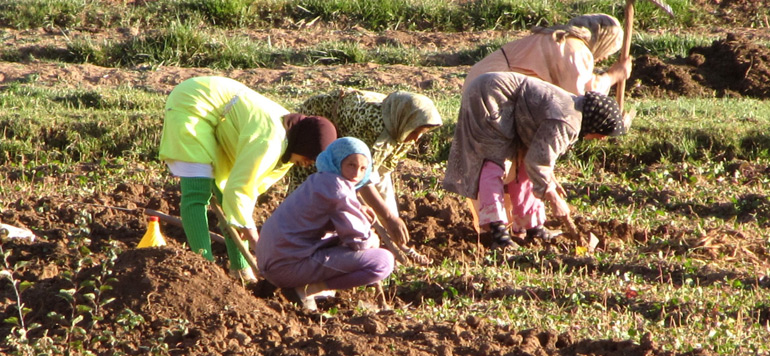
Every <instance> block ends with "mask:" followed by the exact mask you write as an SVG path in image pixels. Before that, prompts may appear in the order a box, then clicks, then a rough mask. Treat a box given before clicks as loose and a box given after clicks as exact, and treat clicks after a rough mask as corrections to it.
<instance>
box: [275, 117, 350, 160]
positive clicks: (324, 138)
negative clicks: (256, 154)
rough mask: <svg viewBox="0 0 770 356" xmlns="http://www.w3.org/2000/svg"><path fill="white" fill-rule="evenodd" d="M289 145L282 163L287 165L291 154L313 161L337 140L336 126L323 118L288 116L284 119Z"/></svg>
mask: <svg viewBox="0 0 770 356" xmlns="http://www.w3.org/2000/svg"><path fill="white" fill-rule="evenodd" d="M283 122H284V126H285V127H286V137H287V138H288V141H289V143H288V145H287V146H286V152H284V154H283V156H282V157H281V161H283V163H286V162H288V161H289V159H291V154H292V153H296V154H298V155H302V156H305V157H307V158H310V159H312V160H315V158H316V157H317V156H318V154H319V153H321V151H323V150H324V149H325V148H326V146H329V144H330V143H332V141H334V140H335V139H336V138H337V129H336V128H334V124H332V123H331V121H329V120H328V119H326V118H325V117H322V116H306V115H302V114H287V115H285V116H284V117H283Z"/></svg>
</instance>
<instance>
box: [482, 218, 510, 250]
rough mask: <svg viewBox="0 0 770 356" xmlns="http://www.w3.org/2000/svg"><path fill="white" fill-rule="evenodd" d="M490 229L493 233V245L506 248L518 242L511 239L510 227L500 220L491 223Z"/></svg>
mask: <svg viewBox="0 0 770 356" xmlns="http://www.w3.org/2000/svg"><path fill="white" fill-rule="evenodd" d="M489 230H490V233H491V234H492V247H495V248H498V247H501V248H505V247H515V246H516V243H515V242H513V240H511V234H510V233H509V232H508V227H506V226H505V224H503V223H502V222H500V221H495V222H492V223H489Z"/></svg>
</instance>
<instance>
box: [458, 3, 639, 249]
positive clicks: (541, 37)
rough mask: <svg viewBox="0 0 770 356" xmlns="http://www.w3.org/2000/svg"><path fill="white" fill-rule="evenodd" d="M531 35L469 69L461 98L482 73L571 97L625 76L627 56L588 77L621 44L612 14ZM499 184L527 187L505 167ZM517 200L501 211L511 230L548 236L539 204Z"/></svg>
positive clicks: (521, 175)
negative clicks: (547, 86) (537, 82)
mask: <svg viewBox="0 0 770 356" xmlns="http://www.w3.org/2000/svg"><path fill="white" fill-rule="evenodd" d="M532 32H533V33H532V34H531V35H529V36H527V37H524V38H521V39H519V40H516V41H512V42H509V43H507V44H505V45H503V46H502V48H500V49H499V50H497V51H495V52H493V53H492V54H490V55H489V56H487V57H485V58H484V59H482V60H481V61H479V62H478V63H476V64H475V65H474V66H473V67H471V69H470V71H469V72H468V76H467V77H466V79H465V83H464V84H463V95H467V94H469V93H468V87H469V85H470V83H471V82H472V81H473V80H474V79H475V78H476V77H478V76H479V75H481V74H484V73H488V72H509V71H510V72H516V73H521V74H525V75H529V76H533V77H535V78H539V79H542V80H544V81H546V82H549V83H551V84H554V85H556V86H559V87H561V88H562V89H564V90H566V91H568V92H570V93H572V94H576V95H583V94H585V93H586V92H589V91H594V92H598V93H601V94H605V95H606V94H608V93H609V91H610V88H611V87H612V86H613V85H615V84H616V83H617V82H619V81H620V80H623V79H628V76H629V75H630V74H631V59H630V58H629V59H627V60H626V61H624V62H616V63H615V64H614V65H612V67H610V68H609V70H608V71H607V72H606V73H602V74H596V73H594V64H595V62H598V61H601V60H603V59H605V58H607V57H609V56H610V55H612V54H614V53H615V52H617V51H618V50H620V48H621V46H622V39H623V29H622V28H621V26H620V22H619V21H618V20H617V19H616V18H615V17H613V16H610V15H606V14H588V15H583V16H578V17H575V18H573V19H572V20H570V21H569V23H568V24H567V25H566V26H565V25H557V26H552V27H548V28H541V27H538V28H535V29H533V31H532ZM522 157H523V156H520V157H518V158H517V159H519V160H520V159H521V158H522ZM511 164H516V165H521V162H510V164H509V165H507V166H506V167H509V166H510V165H511ZM505 182H506V183H511V182H513V183H514V184H518V185H519V186H520V187H519V189H524V190H526V189H531V187H532V182H531V181H530V180H529V177H528V176H527V172H526V171H519V172H517V174H512V172H510V171H509V170H508V169H506V177H505ZM520 198H522V197H521V196H516V197H511V201H510V203H509V204H508V205H509V206H508V207H507V209H506V210H507V211H508V214H509V216H510V219H511V220H512V228H513V230H514V232H516V233H524V232H525V231H526V233H527V235H528V236H529V237H539V238H544V239H550V238H552V237H553V234H552V232H551V231H549V230H548V229H546V228H545V227H544V226H543V223H544V222H545V206H544V204H543V202H542V201H540V200H539V199H531V200H526V201H525V200H521V199H520ZM471 203H472V204H473V209H474V211H473V212H474V213H476V214H478V208H479V207H478V201H473V200H472V201H471ZM477 228H478V227H477Z"/></svg>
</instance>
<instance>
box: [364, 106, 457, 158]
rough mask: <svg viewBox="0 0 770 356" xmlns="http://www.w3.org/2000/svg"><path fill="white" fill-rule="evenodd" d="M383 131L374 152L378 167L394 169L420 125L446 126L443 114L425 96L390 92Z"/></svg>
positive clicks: (383, 115) (373, 148)
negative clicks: (411, 135)
mask: <svg viewBox="0 0 770 356" xmlns="http://www.w3.org/2000/svg"><path fill="white" fill-rule="evenodd" d="M382 121H383V125H384V129H383V132H382V134H380V136H379V137H378V138H377V141H376V142H375V143H374V145H373V147H372V150H373V151H374V161H375V162H376V163H377V165H378V166H380V165H381V166H385V167H386V168H387V169H388V170H391V169H393V168H394V167H395V166H396V164H397V162H396V161H397V160H399V159H400V158H401V153H403V147H400V146H401V145H402V144H403V143H404V140H406V137H407V136H409V134H411V133H412V131H414V130H415V129H416V128H418V127H420V126H433V127H438V126H441V125H442V124H443V121H442V120H441V115H440V114H439V113H438V109H436V105H434V104H433V100H430V98H428V97H427V96H425V95H421V94H415V93H410V92H405V91H396V92H393V93H390V94H389V95H388V96H387V97H385V99H384V100H383V101H382Z"/></svg>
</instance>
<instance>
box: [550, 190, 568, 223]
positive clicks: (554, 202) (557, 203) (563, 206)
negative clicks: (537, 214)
mask: <svg viewBox="0 0 770 356" xmlns="http://www.w3.org/2000/svg"><path fill="white" fill-rule="evenodd" d="M562 190H563V189H562ZM543 200H545V201H547V202H548V203H549V204H550V206H551V213H552V214H553V215H554V216H556V217H557V218H563V217H566V216H569V214H570V208H569V204H567V202H566V201H565V200H564V199H563V198H562V196H561V194H560V193H559V191H558V189H556V188H555V187H552V188H551V189H548V191H546V192H545V196H543Z"/></svg>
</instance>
